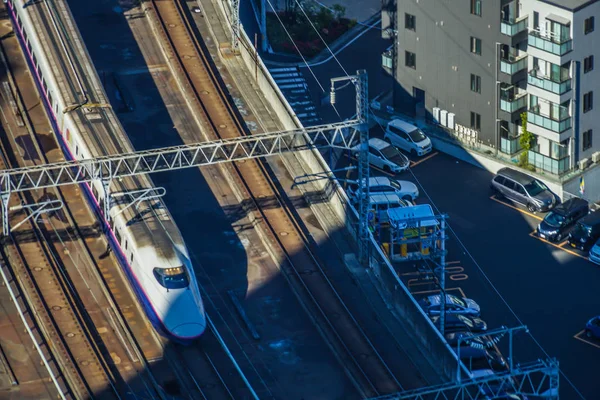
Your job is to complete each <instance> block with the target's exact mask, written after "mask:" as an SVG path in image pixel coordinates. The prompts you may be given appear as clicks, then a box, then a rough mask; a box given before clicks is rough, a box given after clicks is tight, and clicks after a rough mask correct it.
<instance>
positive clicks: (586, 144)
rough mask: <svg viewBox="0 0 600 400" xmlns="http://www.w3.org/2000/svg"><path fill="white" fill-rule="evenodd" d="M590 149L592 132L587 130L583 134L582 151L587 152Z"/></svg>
mask: <svg viewBox="0 0 600 400" xmlns="http://www.w3.org/2000/svg"><path fill="white" fill-rule="evenodd" d="M591 147H592V130H591V129H588V130H587V131H585V132H583V150H584V151H585V150H587V149H589V148H591Z"/></svg>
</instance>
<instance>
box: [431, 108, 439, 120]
mask: <svg viewBox="0 0 600 400" xmlns="http://www.w3.org/2000/svg"><path fill="white" fill-rule="evenodd" d="M432 111H433V120H434V121H435V122H436V123H438V124H439V123H440V108H439V107H433V110H432Z"/></svg>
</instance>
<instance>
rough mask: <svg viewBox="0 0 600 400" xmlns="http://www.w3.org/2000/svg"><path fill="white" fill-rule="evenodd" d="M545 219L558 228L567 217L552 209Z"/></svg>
mask: <svg viewBox="0 0 600 400" xmlns="http://www.w3.org/2000/svg"><path fill="white" fill-rule="evenodd" d="M544 220H545V221H546V223H547V224H548V225H550V226H553V227H555V228H558V227H560V226H561V225H562V224H563V222H565V217H564V215H560V214H557V213H555V212H553V211H550V212H549V213H548V215H546V218H544Z"/></svg>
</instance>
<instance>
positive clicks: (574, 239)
mask: <svg viewBox="0 0 600 400" xmlns="http://www.w3.org/2000/svg"><path fill="white" fill-rule="evenodd" d="M599 238H600V210H597V211H594V212H593V213H591V214H588V215H587V216H585V217H583V218H582V219H580V220H579V222H577V225H575V228H573V230H572V231H571V233H569V245H570V246H571V247H574V248H576V249H579V250H583V251H588V250H589V249H590V248H591V247H592V246H593V245H594V243H595V242H596V240H598V239H599Z"/></svg>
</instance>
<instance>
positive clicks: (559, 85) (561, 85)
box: [527, 70, 571, 94]
mask: <svg viewBox="0 0 600 400" xmlns="http://www.w3.org/2000/svg"><path fill="white" fill-rule="evenodd" d="M527 83H528V84H530V85H533V86H537V87H539V88H541V89H544V90H547V91H549V92H552V93H556V94H563V93H566V92H568V91H569V90H571V78H570V77H568V76H567V78H566V79H563V80H562V81H558V82H557V81H556V80H554V79H552V78H550V77H549V76H544V75H542V74H540V73H539V72H538V71H536V70H532V71H529V76H528V77H527Z"/></svg>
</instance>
